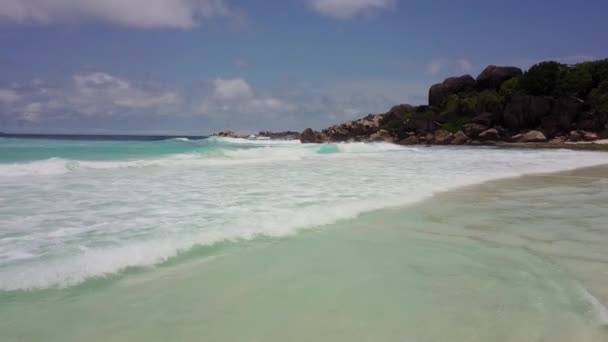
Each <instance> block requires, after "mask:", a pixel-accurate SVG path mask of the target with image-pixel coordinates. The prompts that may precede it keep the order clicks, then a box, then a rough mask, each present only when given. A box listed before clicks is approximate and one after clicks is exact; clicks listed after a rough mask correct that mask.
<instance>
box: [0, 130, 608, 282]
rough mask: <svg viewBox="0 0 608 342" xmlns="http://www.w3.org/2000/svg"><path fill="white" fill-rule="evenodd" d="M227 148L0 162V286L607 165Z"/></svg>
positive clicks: (442, 154) (504, 153)
mask: <svg viewBox="0 0 608 342" xmlns="http://www.w3.org/2000/svg"><path fill="white" fill-rule="evenodd" d="M218 139H220V138H218ZM227 139H229V138H221V140H222V141H224V142H225V141H226V140H227ZM205 144H209V141H207V142H205ZM239 144H240V145H239ZM245 144H247V146H246V147H243V148H241V147H239V146H242V145H245ZM232 145H235V146H230V148H222V149H220V150H221V151H220V152H221V153H219V154H217V155H216V154H213V155H207V154H205V153H183V154H179V155H173V156H168V157H157V158H151V159H141V160H111V161H70V160H65V159H59V158H53V159H49V160H43V161H35V162H30V163H22V164H12V165H6V164H3V165H0V175H2V176H3V177H2V176H0V187H1V188H2V194H1V195H0V227H3V229H2V230H0V251H2V252H3V253H2V255H3V258H0V289H3V290H15V289H32V288H48V287H64V286H71V285H74V284H77V283H79V282H82V281H84V280H86V279H89V278H92V277H97V276H105V275H109V274H113V273H115V272H119V271H121V270H124V269H125V268H127V267H130V266H150V265H154V264H157V263H159V262H162V261H164V260H167V259H168V258H171V257H174V256H175V255H176V254H177V253H179V251H184V250H188V249H189V248H191V247H193V246H195V245H210V244H214V243H217V242H219V241H224V240H234V239H250V238H253V237H256V236H259V235H268V236H283V235H288V234H293V233H295V232H296V231H297V230H299V229H303V228H309V227H315V226H320V225H324V224H329V223H332V222H335V221H336V220H340V219H345V218H351V217H355V216H357V215H358V214H360V213H362V212H365V211H369V210H375V209H380V208H385V207H388V206H399V205H405V204H408V203H412V202H415V201H419V200H421V199H424V198H427V197H429V196H432V194H434V193H436V192H438V191H444V190H448V189H451V188H454V187H458V186H463V185H467V184H474V183H478V182H483V181H487V180H490V179H495V178H501V177H508V176H515V175H520V174H524V173H532V172H549V171H558V170H565V169H571V168H576V167H582V166H591V165H597V164H602V163H607V162H608V158H607V157H608V156H607V155H605V154H601V153H586V152H571V151H519V150H495V149H475V150H473V149H467V148H436V147H434V148H428V149H427V148H408V147H401V146H395V145H390V144H382V143H378V144H358V143H355V144H327V145H304V144H302V145H300V144H297V143H291V142H280V143H272V144H268V142H267V141H261V142H254V143H250V142H249V141H247V142H246V143H244V142H241V141H238V143H234V144H232ZM252 145H255V146H252ZM66 173H70V174H69V177H62V176H61V175H62V174H66ZM11 175H12V176H15V175H18V176H24V175H25V176H27V177H7V176H11ZM38 175H44V177H38Z"/></svg>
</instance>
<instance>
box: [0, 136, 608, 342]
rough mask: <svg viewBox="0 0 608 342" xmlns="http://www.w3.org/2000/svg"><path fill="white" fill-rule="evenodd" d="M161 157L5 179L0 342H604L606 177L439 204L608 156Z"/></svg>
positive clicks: (378, 151) (387, 150)
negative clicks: (405, 341) (527, 341)
mask: <svg viewBox="0 0 608 342" xmlns="http://www.w3.org/2000/svg"><path fill="white" fill-rule="evenodd" d="M26 143H31V142H26ZM53 143H54V142H48V144H51V145H52V144H53ZM81 143H82V144H85V145H86V144H92V145H96V144H100V143H99V142H95V143H89V142H81ZM138 143H141V142H138ZM0 144H2V143H0ZM11 144H18V142H15V141H12V142H11ZM143 144H145V143H143ZM153 144H178V145H179V144H183V145H186V146H185V147H180V148H183V149H184V150H182V151H180V152H179V153H166V154H158V155H154V156H153V157H151V154H147V153H148V151H147V152H145V153H142V154H141V155H130V156H125V155H122V156H119V157H116V156H114V155H112V153H107V152H105V151H104V152H99V153H97V155H95V156H89V157H88V158H86V159H85V158H82V159H77V160H76V159H71V158H70V156H69V155H68V154H58V155H54V156H51V155H47V156H45V158H44V159H35V160H29V161H23V160H19V161H7V160H4V161H3V162H2V163H0V188H1V189H2V192H1V194H0V227H1V228H0V254H1V256H2V257H1V258H0V337H2V340H3V341H4V340H7V341H38V340H46V341H80V340H83V339H86V340H92V341H97V340H99V341H108V340H112V341H134V340H135V341H137V340H141V341H164V340H184V341H192V340H207V341H243V340H245V341H259V340H264V341H273V340H276V341H284V340H287V339H289V340H302V341H304V340H332V341H334V340H345V341H346V340H348V341H353V340H358V341H367V340H395V341H403V340H409V341H445V340H446V338H449V339H450V340H452V341H524V340H529V341H546V340H548V341H572V340H577V341H604V340H605V339H606V330H605V329H606V328H605V326H604V325H603V324H605V323H606V322H605V321H606V320H607V319H606V311H605V307H604V306H603V305H602V303H606V301H607V300H608V293H606V291H605V286H603V285H604V284H606V283H607V282H606V281H607V274H608V267H607V266H606V265H607V263H608V260H607V259H606V258H607V257H608V256H607V255H606V253H605V250H607V248H608V237H607V236H608V232H607V231H606V227H608V217H607V216H608V215H606V212H607V211H606V209H608V208H607V205H608V204H607V203H608V183H607V180H606V172H605V170H606V169H605V168H598V169H592V170H591V171H586V172H587V173H584V172H583V173H581V172H582V171H578V173H576V174H570V175H568V174H560V176H544V177H540V176H531V177H525V178H520V179H511V180H505V181H498V182H491V183H488V184H486V185H481V186H475V187H472V188H464V189H459V190H455V191H450V192H446V193H443V191H446V190H449V189H454V188H457V187H460V186H462V185H467V184H476V183H481V182H483V181H486V180H490V179H497V178H503V177H508V176H517V175H520V174H524V173H536V172H549V171H558V170H564V169H573V168H577V167H583V166H590V165H598V164H605V163H606V162H608V155H606V154H602V153H585V152H571V151H555V150H553V151H543V150H525V151H524V150H500V149H492V148H487V149H469V148H435V147H433V148H404V147H398V146H393V145H386V144H370V145H364V144H334V145H299V144H295V143H289V144H287V143H272V144H268V143H252V142H246V141H238V140H229V139H219V140H218V139H211V140H204V141H177V140H172V141H165V142H154V143H153ZM3 148H4V149H5V150H6V149H10V148H11V147H7V146H6V145H5V146H4V147H3ZM15 148H18V147H15ZM65 148H66V149H69V148H70V147H69V145H67V146H66V147H65ZM150 148H157V147H156V146H150ZM163 148H164V147H163ZM144 149H145V148H144ZM0 150H2V149H0ZM5 150H4V151H5ZM54 153H56V151H55V152H54ZM91 154H94V153H91ZM47 157H48V158H47ZM49 158H53V159H49ZM433 194H435V196H433ZM406 205H407V207H405V208H404V206H406ZM389 207H393V208H394V209H390V208H389ZM374 210H375V211H374ZM33 322H35V323H33Z"/></svg>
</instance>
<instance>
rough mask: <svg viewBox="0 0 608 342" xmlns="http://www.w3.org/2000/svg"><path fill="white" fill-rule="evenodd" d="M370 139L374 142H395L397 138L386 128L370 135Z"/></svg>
mask: <svg viewBox="0 0 608 342" xmlns="http://www.w3.org/2000/svg"><path fill="white" fill-rule="evenodd" d="M369 141H374V142H380V141H383V142H394V141H395V138H394V137H393V136H392V135H391V134H390V133H389V132H388V131H387V130H385V129H381V130H379V131H378V132H376V133H374V134H372V135H370V137H369Z"/></svg>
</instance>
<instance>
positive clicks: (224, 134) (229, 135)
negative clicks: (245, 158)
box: [213, 129, 242, 138]
mask: <svg viewBox="0 0 608 342" xmlns="http://www.w3.org/2000/svg"><path fill="white" fill-rule="evenodd" d="M213 135H214V136H218V137H225V138H241V137H242V136H241V135H239V134H238V133H237V132H235V131H232V130H229V129H227V130H225V131H221V132H217V133H215V134H213Z"/></svg>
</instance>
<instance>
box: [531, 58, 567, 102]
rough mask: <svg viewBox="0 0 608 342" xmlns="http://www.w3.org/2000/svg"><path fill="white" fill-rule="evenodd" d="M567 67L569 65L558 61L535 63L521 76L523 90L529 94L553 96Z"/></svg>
mask: <svg viewBox="0 0 608 342" xmlns="http://www.w3.org/2000/svg"><path fill="white" fill-rule="evenodd" d="M565 68H567V65H565V64H561V63H558V62H542V63H539V64H535V65H533V66H532V67H531V68H530V69H529V70H528V71H526V72H525V73H524V75H523V76H522V77H521V80H520V82H519V85H520V87H521V90H522V91H523V93H525V94H527V95H535V96H551V95H553V92H554V90H555V86H556V84H557V81H558V80H559V78H560V75H562V73H563V71H564V69H565Z"/></svg>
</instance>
